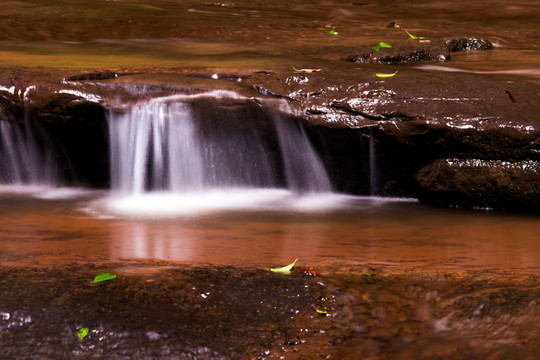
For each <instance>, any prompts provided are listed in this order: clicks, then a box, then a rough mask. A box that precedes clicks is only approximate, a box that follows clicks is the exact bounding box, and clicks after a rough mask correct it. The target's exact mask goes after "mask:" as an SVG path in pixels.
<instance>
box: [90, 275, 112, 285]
mask: <svg viewBox="0 0 540 360" xmlns="http://www.w3.org/2000/svg"><path fill="white" fill-rule="evenodd" d="M112 279H116V274H111V273H100V274H98V275H97V276H96V277H95V278H94V281H92V283H97V282H101V281H107V280H112Z"/></svg>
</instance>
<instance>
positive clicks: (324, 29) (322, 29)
mask: <svg viewBox="0 0 540 360" xmlns="http://www.w3.org/2000/svg"><path fill="white" fill-rule="evenodd" d="M317 30H319V31H326V28H323V27H318V28H317Z"/></svg>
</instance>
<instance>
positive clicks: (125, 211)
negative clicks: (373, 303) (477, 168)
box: [0, 189, 540, 275]
mask: <svg viewBox="0 0 540 360" xmlns="http://www.w3.org/2000/svg"><path fill="white" fill-rule="evenodd" d="M19 190H20V189H19ZM29 191H30V190H29ZM34 191H35V192H34V193H28V192H27V193H20V192H18V193H14V192H5V191H4V192H3V193H2V195H1V196H0V223H1V224H2V232H1V234H0V250H1V251H0V254H1V255H0V264H2V265H18V266H32V265H52V264H70V263H77V262H103V261H105V262H107V261H114V262H116V261H124V260H128V261H130V260H168V261H173V262H189V263H211V264H218V265H221V264H222V265H239V266H256V267H267V266H276V265H280V264H286V263H289V262H291V261H292V260H294V259H295V258H300V262H299V265H300V264H302V265H303V266H310V267H317V268H323V267H326V266H331V267H335V266H337V267H344V266H349V265H358V266H366V267H369V266H375V267H377V266H385V267H390V268H395V269H401V270H414V271H424V270H429V271H437V270H441V271H448V270H450V271H461V270H470V269H473V270H483V269H488V270H489V269H504V270H509V271H515V272H520V273H529V274H534V275H538V274H540V242H539V241H538V240H539V239H538V234H539V233H540V221H538V216H536V215H527V214H508V213H500V212H495V211H490V210H476V211H470V210H461V209H446V208H433V207H430V206H426V205H422V204H419V203H417V202H416V201H414V200H411V199H381V198H375V197H352V196H345V195H335V194H322V195H313V196H309V195H306V196H299V195H295V194H292V193H290V192H288V191H285V190H276V189H274V190H272V189H270V190H260V189H259V190H239V191H236V192H230V193H220V192H207V193H205V194H199V195H193V194H192V195H190V196H180V195H175V196H173V195H171V194H149V195H143V196H139V197H124V198H119V197H115V196H111V195H110V194H109V193H108V192H96V191H88V190H84V189H75V190H73V189H66V190H62V189H49V190H47V189H37V190H36V189H34Z"/></svg>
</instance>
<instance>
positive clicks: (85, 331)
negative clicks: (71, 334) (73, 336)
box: [77, 328, 88, 340]
mask: <svg viewBox="0 0 540 360" xmlns="http://www.w3.org/2000/svg"><path fill="white" fill-rule="evenodd" d="M86 335H88V328H82V329H80V330H79V331H77V336H78V337H79V339H80V340H82V339H84V338H85V337H86Z"/></svg>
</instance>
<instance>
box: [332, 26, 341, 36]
mask: <svg viewBox="0 0 540 360" xmlns="http://www.w3.org/2000/svg"><path fill="white" fill-rule="evenodd" d="M330 34H332V35H337V34H339V33H338V32H337V31H336V27H335V26H332V29H330Z"/></svg>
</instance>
